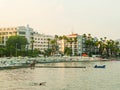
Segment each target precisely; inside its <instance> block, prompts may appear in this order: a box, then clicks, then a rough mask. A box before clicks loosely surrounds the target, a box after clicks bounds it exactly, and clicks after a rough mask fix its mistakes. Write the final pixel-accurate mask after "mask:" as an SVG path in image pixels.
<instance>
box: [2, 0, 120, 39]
mask: <svg viewBox="0 0 120 90" xmlns="http://www.w3.org/2000/svg"><path fill="white" fill-rule="evenodd" d="M27 24H29V25H30V27H32V28H34V30H35V31H38V32H39V33H45V34H50V35H55V34H57V35H67V34H70V33H71V32H74V33H78V34H80V35H82V34H84V33H85V34H89V33H90V34H91V35H92V36H96V37H98V38H101V37H107V38H108V39H113V40H114V39H119V38H120V0H0V27H8V26H23V25H24V26H26V25H27Z"/></svg>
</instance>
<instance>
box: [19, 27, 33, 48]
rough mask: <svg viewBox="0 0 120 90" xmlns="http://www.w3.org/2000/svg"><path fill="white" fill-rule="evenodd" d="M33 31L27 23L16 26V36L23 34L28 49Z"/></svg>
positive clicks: (30, 45) (30, 46)
mask: <svg viewBox="0 0 120 90" xmlns="http://www.w3.org/2000/svg"><path fill="white" fill-rule="evenodd" d="M34 33H35V32H34V31H33V28H30V27H29V25H27V26H26V27H25V26H19V27H17V35H18V36H25V37H26V38H27V41H28V49H31V48H32V43H31V42H32V41H33V34H34Z"/></svg>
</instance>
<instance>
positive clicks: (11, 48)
mask: <svg viewBox="0 0 120 90" xmlns="http://www.w3.org/2000/svg"><path fill="white" fill-rule="evenodd" d="M26 44H27V39H26V38H25V37H24V36H11V37H10V38H8V40H7V41H6V48H7V50H8V52H9V55H11V56H12V55H14V56H15V55H16V53H17V51H18V50H20V51H21V49H24V50H25V47H26ZM20 55H21V53H20Z"/></svg>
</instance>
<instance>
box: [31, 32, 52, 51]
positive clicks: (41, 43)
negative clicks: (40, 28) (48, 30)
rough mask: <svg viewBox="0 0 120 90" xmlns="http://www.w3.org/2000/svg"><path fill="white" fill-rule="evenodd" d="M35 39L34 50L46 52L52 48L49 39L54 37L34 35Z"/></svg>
mask: <svg viewBox="0 0 120 90" xmlns="http://www.w3.org/2000/svg"><path fill="white" fill-rule="evenodd" d="M33 38H34V43H33V49H38V50H39V51H41V52H44V50H47V49H48V47H49V46H50V43H49V40H48V39H50V40H51V39H53V38H54V37H53V36H51V35H45V34H39V33H34V35H33ZM48 45H49V46H48Z"/></svg>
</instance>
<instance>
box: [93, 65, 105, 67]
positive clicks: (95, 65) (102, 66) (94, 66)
mask: <svg viewBox="0 0 120 90" xmlns="http://www.w3.org/2000/svg"><path fill="white" fill-rule="evenodd" d="M105 66H106V65H102V66H98V65H95V66H94V68H105Z"/></svg>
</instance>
